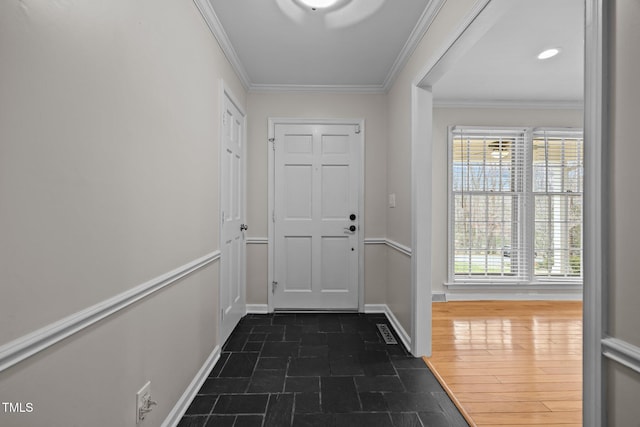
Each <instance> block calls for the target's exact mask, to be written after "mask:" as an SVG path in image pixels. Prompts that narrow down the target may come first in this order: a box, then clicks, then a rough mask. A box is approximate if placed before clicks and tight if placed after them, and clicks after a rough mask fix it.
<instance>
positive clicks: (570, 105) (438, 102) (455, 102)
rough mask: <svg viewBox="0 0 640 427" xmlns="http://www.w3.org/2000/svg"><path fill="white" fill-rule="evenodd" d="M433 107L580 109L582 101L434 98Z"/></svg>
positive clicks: (582, 106)
mask: <svg viewBox="0 0 640 427" xmlns="http://www.w3.org/2000/svg"><path fill="white" fill-rule="evenodd" d="M433 106H434V107H435V108H502V109H531V110H582V109H584V102H582V101H527V100H494V101H490V100H478V99H434V100H433Z"/></svg>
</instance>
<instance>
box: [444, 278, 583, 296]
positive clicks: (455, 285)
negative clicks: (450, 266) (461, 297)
mask: <svg viewBox="0 0 640 427" xmlns="http://www.w3.org/2000/svg"><path fill="white" fill-rule="evenodd" d="M443 285H444V286H445V287H446V288H447V289H467V290H471V289H473V290H474V291H478V290H483V291H484V290H502V291H504V290H510V291H514V290H515V291H529V290H533V291H538V290H549V291H564V292H575V293H577V294H580V295H582V290H583V286H582V283H576V282H573V283H572V282H556V281H545V282H535V283H531V282H499V281H494V282H492V281H490V280H475V281H473V280H469V281H466V282H465V281H455V282H445V283H443Z"/></svg>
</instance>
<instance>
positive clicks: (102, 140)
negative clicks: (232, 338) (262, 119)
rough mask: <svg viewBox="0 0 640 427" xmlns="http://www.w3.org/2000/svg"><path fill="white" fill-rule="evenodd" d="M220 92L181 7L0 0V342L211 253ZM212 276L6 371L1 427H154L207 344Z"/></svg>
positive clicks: (200, 27) (196, 278) (186, 4)
mask: <svg viewBox="0 0 640 427" xmlns="http://www.w3.org/2000/svg"><path fill="white" fill-rule="evenodd" d="M219 78H224V80H225V81H226V82H227V84H229V85H230V87H231V89H232V90H233V92H235V94H236V96H238V97H239V98H240V99H241V100H242V101H243V102H244V97H245V93H244V90H243V88H242V86H241V85H240V83H239V81H238V79H237V78H236V76H235V74H234V72H233V71H232V69H231V67H230V66H229V64H228V63H227V61H226V59H225V58H224V55H223V54H222V52H221V50H220V49H219V47H218V45H217V43H216V41H215V39H214V38H213V36H212V35H211V33H210V31H209V29H208V28H207V26H206V24H205V23H204V21H203V19H202V17H201V15H200V13H199V12H198V10H197V8H196V6H195V5H194V3H193V2H191V1H179V0H137V1H135V2H132V1H129V0H110V1H107V2H69V1H66V2H65V1H59V2H37V1H28V0H27V1H20V2H19V1H14V0H9V1H3V2H0V218H1V220H0V274H1V277H2V279H1V280H2V283H1V285H0V287H1V291H2V297H1V298H0V325H1V326H0V345H4V344H7V343H9V342H11V341H12V340H15V339H19V338H20V337H23V336H24V335H25V334H28V333H30V332H33V331H34V330H37V329H39V328H42V327H46V326H47V325H50V324H51V323H52V322H55V321H58V320H60V319H62V318H65V317H67V316H70V315H73V314H74V313H77V312H79V311H81V310H84V309H86V308H88V307H90V306H92V305H94V304H97V303H100V302H103V301H105V300H107V299H109V298H112V297H114V296H116V295H118V294H120V293H122V292H124V291H127V290H130V289H132V288H134V287H136V286H138V285H141V284H143V283H145V282H146V281H148V280H151V279H153V278H155V277H158V276H160V275H163V274H165V273H167V272H169V271H171V270H173V269H175V268H178V267H180V266H182V265H184V264H186V263H188V262H190V261H193V260H195V259H197V258H200V257H202V256H204V255H206V254H210V253H212V252H214V251H216V250H217V249H218V190H217V188H218V139H219V129H218V119H217V118H218V117H219V116H220V111H219V87H220V86H219ZM217 299H218V266H217V264H216V263H214V264H211V265H209V266H207V267H205V268H203V269H201V270H199V271H198V272H197V273H194V274H193V275H190V276H188V277H186V278H184V279H183V280H181V281H179V282H177V283H175V284H174V285H172V286H171V287H169V288H166V289H164V290H163V291H160V292H158V293H156V294H154V295H153V296H150V297H148V298H146V299H144V300H142V301H140V302H138V303H136V304H134V305H132V306H130V307H129V308H127V309H125V310H123V311H120V312H119V313H117V314H116V315H113V316H111V317H109V318H107V319H106V320H103V321H101V322H99V323H97V324H95V325H93V326H91V327H89V328H87V329H85V330H84V331H82V332H80V333H78V334H75V335H73V336H72V337H70V338H67V339H65V340H63V341H62V342H59V343H58V344H56V345H54V346H53V347H50V348H49V349H47V350H45V351H43V352H41V353H39V354H37V355H36V356H34V357H31V358H29V359H27V360H25V361H23V362H21V363H19V364H17V365H15V366H13V367H12V368H9V369H8V370H4V371H3V372H0V398H1V399H0V400H2V401H3V402H31V403H32V404H33V408H34V410H33V412H32V413H30V414H23V415H7V414H5V413H4V411H2V412H0V425H3V426H34V425H47V426H70V425H82V426H116V425H117V426H135V425H136V423H135V409H134V408H135V406H134V402H135V394H136V392H137V391H138V389H140V387H141V386H142V385H143V384H144V383H145V382H146V381H147V380H151V383H152V384H151V390H152V395H153V398H154V400H157V401H158V407H157V408H155V409H154V410H153V412H152V413H151V414H150V415H149V417H148V421H145V423H146V424H145V425H160V423H161V422H162V420H164V419H165V418H166V416H167V414H168V412H169V411H170V410H171V409H172V408H173V406H174V404H175V403H176V402H177V401H178V399H179V397H180V396H181V395H182V393H183V392H184V390H185V389H186V388H187V386H188V384H189V383H190V381H191V380H192V379H193V378H194V376H195V374H196V372H197V371H198V369H199V368H200V367H201V366H202V365H203V363H204V362H205V360H206V359H207V357H208V356H209V355H210V354H211V353H212V351H213V350H214V348H215V347H216V345H218V344H219V343H218V342H217V338H216V328H217V326H216V316H215V313H217V311H218V308H217V305H218V303H217Z"/></svg>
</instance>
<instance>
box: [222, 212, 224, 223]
mask: <svg viewBox="0 0 640 427" xmlns="http://www.w3.org/2000/svg"><path fill="white" fill-rule="evenodd" d="M222 225H224V211H222Z"/></svg>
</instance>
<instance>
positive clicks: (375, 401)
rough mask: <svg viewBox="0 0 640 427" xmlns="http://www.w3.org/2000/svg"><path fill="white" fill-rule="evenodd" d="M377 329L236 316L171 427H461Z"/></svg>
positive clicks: (430, 384)
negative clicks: (181, 414) (194, 392)
mask: <svg viewBox="0 0 640 427" xmlns="http://www.w3.org/2000/svg"><path fill="white" fill-rule="evenodd" d="M377 323H386V324H387V325H389V322H388V320H387V318H386V317H385V316H384V315H377V314H355V313H354V314H280V313H277V314H267V315H247V316H245V317H244V318H243V319H242V320H241V321H240V323H239V324H238V326H237V327H236V329H235V330H234V331H233V333H232V334H231V336H230V337H229V339H228V340H227V342H226V343H225V345H224V346H223V349H222V354H221V356H220V360H219V361H218V363H217V364H216V366H215V367H214V368H213V370H212V371H211V373H210V374H209V377H208V378H207V380H206V381H205V383H204V384H203V386H202V388H201V389H200V391H199V392H198V395H197V396H196V398H195V399H194V400H193V402H192V403H191V406H190V407H189V409H188V410H187V412H186V414H185V415H184V417H183V418H182V420H181V421H180V423H179V424H178V426H179V427H187V426H189V427H214V426H215V427H224V426H229V427H254V426H255V427H307V426H308V427H313V426H320V427H343V426H344V427H358V426H366V427H463V426H464V427H467V426H468V425H467V423H466V422H465V421H464V418H463V417H462V416H461V415H460V413H459V412H458V410H457V409H456V407H455V406H454V404H453V403H452V402H451V400H450V399H449V397H448V396H447V394H446V393H445V392H444V390H443V389H442V387H440V384H439V383H438V381H437V380H436V379H435V377H434V376H433V374H432V373H431V372H430V371H429V369H428V368H427V367H426V365H425V364H424V362H423V361H422V360H421V359H417V358H414V357H412V356H411V355H410V354H408V353H407V352H406V351H405V349H404V348H403V346H402V345H401V344H398V345H387V344H385V343H384V341H383V340H382V337H381V336H380V334H379V333H378V329H377V328H376V324H377ZM389 326H390V325H389ZM390 327H391V326H390ZM398 342H400V340H398Z"/></svg>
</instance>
